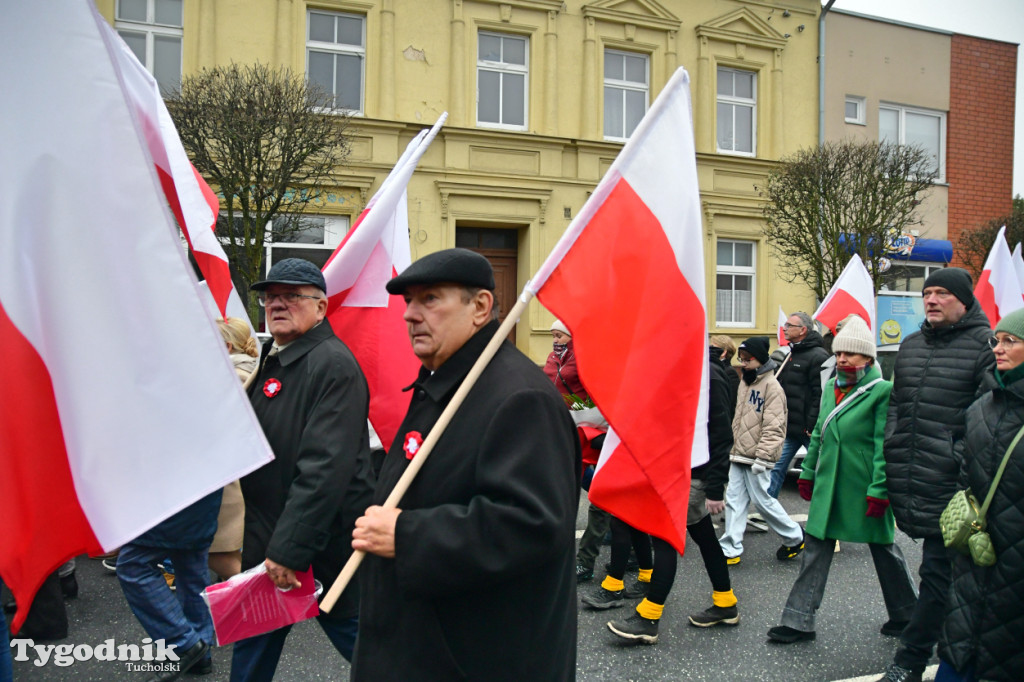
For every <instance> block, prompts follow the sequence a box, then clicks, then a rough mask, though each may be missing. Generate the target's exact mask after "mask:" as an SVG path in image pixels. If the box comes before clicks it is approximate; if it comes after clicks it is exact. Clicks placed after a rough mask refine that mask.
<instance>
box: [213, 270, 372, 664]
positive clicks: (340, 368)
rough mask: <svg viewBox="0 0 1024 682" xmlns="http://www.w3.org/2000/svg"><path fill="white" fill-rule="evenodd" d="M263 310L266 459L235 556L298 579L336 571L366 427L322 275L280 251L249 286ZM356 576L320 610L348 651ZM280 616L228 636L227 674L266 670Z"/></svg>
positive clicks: (358, 375) (259, 410) (363, 469)
mask: <svg viewBox="0 0 1024 682" xmlns="http://www.w3.org/2000/svg"><path fill="white" fill-rule="evenodd" d="M251 288H252V289H253V290H255V291H257V292H258V295H259V301H260V305H262V306H263V307H264V308H265V309H266V311H267V329H268V330H269V331H270V334H271V336H272V337H273V341H272V342H269V343H267V344H265V345H264V347H263V353H262V356H261V358H260V369H259V370H258V375H257V376H256V378H255V380H254V381H253V383H252V385H251V386H250V387H249V400H250V401H251V403H252V407H253V410H254V411H255V412H256V416H257V417H258V418H259V420H260V425H261V426H262V427H263V432H264V434H265V435H266V437H267V441H269V443H270V446H271V448H272V449H273V451H274V457H275V458H274V461H273V462H270V463H269V464H266V465H264V466H263V467H261V468H259V469H257V470H256V471H254V472H253V473H251V474H249V475H248V476H246V477H244V478H243V479H242V493H243V494H244V496H245V537H244V541H243V546H242V565H243V567H244V568H247V569H248V568H252V567H253V566H256V565H259V564H261V563H262V564H264V565H265V566H266V567H267V572H268V573H269V575H270V577H271V579H272V580H273V581H274V582H275V583H276V584H277V586H278V587H281V588H288V587H291V586H296V585H298V584H299V579H298V578H297V577H296V575H295V574H296V572H299V571H305V570H306V569H307V568H309V567H310V566H312V568H313V576H314V577H315V578H316V579H317V580H319V581H320V582H321V583H322V584H324V585H330V584H332V583H333V582H334V579H335V578H336V577H337V575H338V573H340V572H341V567H342V566H344V565H345V562H346V561H347V560H348V557H349V556H350V555H351V554H352V548H351V540H350V538H351V534H352V528H353V526H354V524H355V520H356V518H357V517H358V516H359V515H360V514H361V513H362V512H363V510H364V509H366V506H367V505H368V504H370V501H371V500H372V491H373V475H372V472H371V468H370V459H369V452H370V450H369V435H368V433H367V428H366V418H367V411H368V409H369V391H368V389H367V386H366V379H365V377H364V376H363V373H362V371H361V370H360V369H359V365H358V364H357V363H356V359H355V357H354V356H353V355H352V353H351V352H350V351H349V349H348V348H347V347H346V346H345V344H344V343H342V342H341V340H340V339H338V337H337V336H335V335H334V331H333V330H332V329H331V326H330V324H328V323H327V322H325V321H324V315H325V313H326V311H327V298H326V296H325V293H324V291H325V289H326V285H325V283H324V276H323V274H322V273H321V272H320V270H319V269H318V268H317V267H316V266H315V265H313V264H312V263H310V262H308V261H305V260H302V259H299V258H288V259H286V260H282V261H279V262H277V263H275V264H274V266H273V267H272V268H271V269H270V272H269V273H268V275H267V278H266V279H265V280H263V281H262V282H257V283H255V284H253V285H252V287H251ZM358 590H359V588H358V585H357V584H355V583H353V584H352V585H350V586H349V587H348V589H346V590H345V592H344V593H343V594H342V596H341V599H340V600H339V602H338V604H337V605H336V606H335V607H334V609H332V610H331V612H330V613H329V614H322V615H320V616H318V620H319V622H320V625H321V626H322V627H323V629H324V632H325V633H326V634H327V636H328V638H329V639H330V640H331V643H332V644H334V646H335V648H336V649H338V651H339V652H340V653H341V655H342V656H344V657H345V658H346V659H348V660H351V658H352V649H353V646H354V644H355V638H356V628H357V624H358V621H357V616H358V611H359V594H358ZM288 630H289V628H287V627H286V628H281V629H279V630H274V631H273V632H269V633H267V634H264V635H259V636H257V637H251V638H249V639H244V640H242V641H240V642H236V643H235V646H234V654H233V657H232V661H231V679H232V680H268V681H269V680H271V679H272V678H273V676H274V671H275V669H276V667H277V661H278V658H279V657H280V655H281V649H282V647H283V646H284V641H285V637H287V635H288Z"/></svg>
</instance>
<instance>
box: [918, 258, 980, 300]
mask: <svg viewBox="0 0 1024 682" xmlns="http://www.w3.org/2000/svg"><path fill="white" fill-rule="evenodd" d="M928 287H942V288H943V289H945V290H946V291H948V292H949V293H951V294H953V295H954V296H956V297H957V298H958V299H960V302H961V303H963V304H964V305H965V306H967V307H968V308H969V307H970V306H971V304H972V303H974V291H973V289H974V286H973V285H972V283H971V275H970V273H969V272H967V271H966V270H964V269H963V268H942V269H941V270H936V271H935V272H933V273H932V274H930V275H928V279H926V280H925V281H924V286H923V287H921V289H922V291H923V290H924V289H927V288H928Z"/></svg>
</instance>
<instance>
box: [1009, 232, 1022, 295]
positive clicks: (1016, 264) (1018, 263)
mask: <svg viewBox="0 0 1024 682" xmlns="http://www.w3.org/2000/svg"><path fill="white" fill-rule="evenodd" d="M1010 258H1012V259H1013V271H1014V272H1016V273H1017V283H1018V284H1020V288H1021V291H1024V257H1022V256H1021V252H1020V242H1017V246H1015V247H1013V253H1011V254H1010Z"/></svg>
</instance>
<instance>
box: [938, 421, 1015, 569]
mask: <svg viewBox="0 0 1024 682" xmlns="http://www.w3.org/2000/svg"><path fill="white" fill-rule="evenodd" d="M1021 436H1024V427H1021V429H1020V431H1018V432H1017V435H1016V436H1014V438H1013V442H1012V443H1010V447H1008V448H1007V449H1006V454H1005V455H1003V461H1002V463H1000V465H999V470H998V471H996V475H995V478H993V479H992V485H990V486H989V488H988V495H986V496H985V502H984V503H983V504H982V505H981V508H980V509H979V508H978V500H977V498H976V497H974V494H973V493H971V491H970V489H969V488H968V489H967V490H958V491H957V493H956V494H955V495H953V499H951V500H950V501H949V504H947V505H946V508H945V509H944V510H943V511H942V515H941V516H939V526H940V528H941V529H942V542H943V544H945V545H946V547H949V548H950V549H955V550H956V551H958V552H960V553H961V554H966V555H967V556H969V557H971V559H972V560H973V561H974V563H975V564H977V565H978V566H992V565H993V564H995V563H996V550H995V548H994V547H993V546H992V538H991V537H989V534H988V533H986V532H985V514H986V513H987V512H988V506H989V504H991V503H992V496H993V495H994V494H995V492H996V486H997V485H999V479H1000V478H1002V477H1003V470H1004V469H1005V468H1006V463H1007V462H1008V461H1010V454H1011V453H1012V452H1013V449H1014V448H1016V447H1017V443H1019V442H1020V439H1021Z"/></svg>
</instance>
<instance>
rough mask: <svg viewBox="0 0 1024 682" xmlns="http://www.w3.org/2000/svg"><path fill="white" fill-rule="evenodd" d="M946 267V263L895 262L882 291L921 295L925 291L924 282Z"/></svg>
mask: <svg viewBox="0 0 1024 682" xmlns="http://www.w3.org/2000/svg"><path fill="white" fill-rule="evenodd" d="M944 267H946V265H945V263H914V264H913V265H911V264H909V263H906V262H905V261H893V262H892V264H891V265H890V271H889V273H888V274H887V275H886V279H885V281H884V282H882V284H881V287H880V288H879V290H880V291H906V292H910V293H915V294H920V293H921V291H922V290H923V289H924V281H925V280H926V279H928V277H929V276H930V275H931V274H932V273H934V272H936V271H937V270H941V269H942V268H944Z"/></svg>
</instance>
